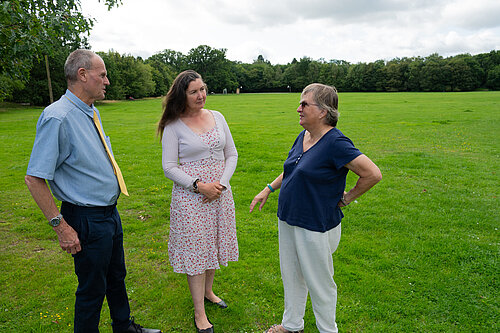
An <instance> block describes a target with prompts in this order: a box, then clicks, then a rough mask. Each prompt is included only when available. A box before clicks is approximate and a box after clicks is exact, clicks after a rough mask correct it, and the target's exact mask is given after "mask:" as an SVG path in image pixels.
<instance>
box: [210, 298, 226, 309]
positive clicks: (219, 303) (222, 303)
mask: <svg viewBox="0 0 500 333" xmlns="http://www.w3.org/2000/svg"><path fill="white" fill-rule="evenodd" d="M205 301H206V302H209V303H212V304H215V305H218V306H219V308H221V309H225V308H227V304H226V302H224V301H223V300H221V301H220V302H218V303H216V302H212V301H211V300H209V299H208V298H206V297H205Z"/></svg>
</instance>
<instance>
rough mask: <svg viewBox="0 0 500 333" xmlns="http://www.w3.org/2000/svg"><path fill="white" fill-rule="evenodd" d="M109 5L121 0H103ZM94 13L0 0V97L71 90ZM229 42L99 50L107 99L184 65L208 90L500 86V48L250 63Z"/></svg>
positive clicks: (161, 83)
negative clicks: (72, 58) (74, 54)
mask: <svg viewBox="0 0 500 333" xmlns="http://www.w3.org/2000/svg"><path fill="white" fill-rule="evenodd" d="M98 1H99V2H101V3H102V4H103V5H105V6H107V8H108V10H111V9H112V8H113V7H116V6H119V5H120V4H121V3H122V0H98ZM93 24H94V19H93V18H89V17H85V16H83V15H82V13H81V0H58V1H53V0H9V1H0V101H3V100H6V101H12V102H23V103H31V104H35V105H47V104H49V103H50V97H49V96H50V95H49V90H50V91H51V92H53V93H52V95H53V96H55V97H56V98H58V97H59V96H60V95H61V94H63V93H64V90H65V89H66V82H65V79H64V73H63V67H64V61H65V59H66V57H67V55H68V54H69V53H70V52H71V51H72V50H74V49H76V48H88V47H89V45H88V41H87V37H86V36H87V35H89V33H90V30H91V28H92V26H93ZM226 51H227V50H226V49H214V48H212V47H210V46H207V45H200V46H198V47H196V48H193V49H191V50H190V51H189V52H188V53H187V54H183V53H181V52H177V51H174V50H171V49H165V50H164V51H161V52H158V53H156V54H154V55H153V56H151V57H149V58H148V59H142V58H140V57H134V56H132V55H127V54H119V53H117V52H115V51H113V50H110V51H108V52H99V54H100V55H101V57H102V58H103V59H104V61H105V63H106V67H107V69H108V72H109V78H110V81H111V85H110V86H109V88H108V89H107V98H108V99H126V98H143V97H155V96H162V95H165V94H166V92H167V91H168V88H169V87H170V85H171V83H172V81H173V79H174V78H175V76H176V75H177V74H178V73H179V72H181V71H182V70H185V69H194V70H196V71H197V72H199V73H200V74H201V75H202V76H203V78H204V80H205V82H206V83H207V85H208V89H209V92H213V93H222V92H225V91H227V92H229V93H233V92H236V91H237V90H238V89H239V90H240V91H241V92H243V93H245V92H287V91H288V92H298V91H301V90H302V89H303V88H304V87H305V86H306V85H307V84H309V83H311V82H321V83H325V84H329V85H334V86H336V87H337V89H338V90H339V91H381V92H382V91H391V92H392V91H471V90H477V89H492V90H499V89H500V51H496V50H493V51H491V52H489V53H482V54H478V55H474V56H472V55H470V54H461V55H457V56H453V57H448V58H443V57H442V56H440V55H438V54H431V55H429V56H427V57H411V58H396V59H392V60H390V61H384V60H378V61H375V62H370V63H356V64H352V63H349V62H348V61H345V60H328V61H326V60H324V59H319V60H313V59H311V58H308V57H304V58H302V59H299V60H297V59H293V60H292V61H291V62H290V63H288V64H286V65H280V64H276V65H273V64H271V63H270V62H269V61H267V60H266V59H265V58H264V57H263V56H262V55H259V56H258V57H257V58H256V59H255V60H254V61H253V62H252V63H242V62H239V61H230V60H228V59H227V58H226Z"/></svg>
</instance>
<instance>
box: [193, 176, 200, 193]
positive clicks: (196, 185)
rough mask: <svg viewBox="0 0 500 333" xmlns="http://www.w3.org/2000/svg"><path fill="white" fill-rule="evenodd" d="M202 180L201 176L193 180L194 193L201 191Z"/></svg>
mask: <svg viewBox="0 0 500 333" xmlns="http://www.w3.org/2000/svg"><path fill="white" fill-rule="evenodd" d="M199 181H200V179H199V178H196V180H195V181H194V182H193V191H194V193H200V191H199V190H198V182H199Z"/></svg>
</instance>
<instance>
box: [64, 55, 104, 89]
mask: <svg viewBox="0 0 500 333" xmlns="http://www.w3.org/2000/svg"><path fill="white" fill-rule="evenodd" d="M94 57H99V56H98V55H97V54H96V53H95V52H93V51H90V50H86V49H78V50H75V51H73V52H71V53H70V55H69V56H68V58H67V59H66V62H65V63H64V75H65V76H66V80H67V81H68V82H75V81H76V80H77V79H78V69H79V68H85V69H92V59H94ZM99 58H100V57H99Z"/></svg>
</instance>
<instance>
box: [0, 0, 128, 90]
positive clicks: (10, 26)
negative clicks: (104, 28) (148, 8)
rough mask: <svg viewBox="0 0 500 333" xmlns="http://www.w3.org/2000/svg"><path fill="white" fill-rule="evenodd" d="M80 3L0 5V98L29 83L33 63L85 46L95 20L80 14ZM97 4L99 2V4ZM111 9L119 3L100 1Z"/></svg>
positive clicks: (38, 0) (27, 0)
mask: <svg viewBox="0 0 500 333" xmlns="http://www.w3.org/2000/svg"><path fill="white" fill-rule="evenodd" d="M80 1H81V0H57V1H53V0H9V1H2V2H1V3H0V77H1V78H2V79H1V80H2V82H3V83H6V85H4V84H2V85H1V86H0V98H2V96H8V95H9V91H10V92H11V91H12V85H14V84H16V82H17V83H25V82H27V81H28V79H29V75H30V70H31V68H32V66H33V64H34V62H36V61H38V60H40V59H41V58H42V57H43V56H44V55H48V56H51V55H52V54H53V53H54V52H55V51H54V50H55V49H58V48H60V47H65V46H68V45H69V46H71V47H72V48H73V49H76V48H78V47H81V46H87V39H86V36H85V34H88V33H89V31H90V29H91V28H92V25H93V22H94V20H93V19H92V18H87V17H85V16H83V14H82V13H81V11H80V9H81V5H80ZM98 1H99V2H100V1H101V0H98ZM103 2H104V3H105V4H106V5H107V6H108V9H111V8H112V7H113V6H118V5H119V4H121V0H103Z"/></svg>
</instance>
